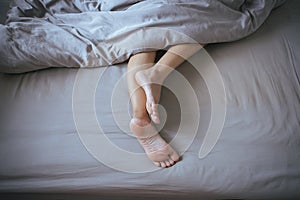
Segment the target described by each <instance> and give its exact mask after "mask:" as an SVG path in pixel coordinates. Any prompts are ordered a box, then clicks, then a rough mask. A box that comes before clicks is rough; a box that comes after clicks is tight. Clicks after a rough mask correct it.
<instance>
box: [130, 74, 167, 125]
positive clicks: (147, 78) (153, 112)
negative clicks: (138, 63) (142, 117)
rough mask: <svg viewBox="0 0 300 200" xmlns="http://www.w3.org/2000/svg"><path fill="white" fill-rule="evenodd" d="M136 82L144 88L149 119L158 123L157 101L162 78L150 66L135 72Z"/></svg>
mask: <svg viewBox="0 0 300 200" xmlns="http://www.w3.org/2000/svg"><path fill="white" fill-rule="evenodd" d="M135 79H136V81H137V83H138V84H139V85H140V86H141V87H142V88H143V89H144V91H145V94H146V97H147V101H146V109H147V112H148V114H149V116H150V118H151V120H152V121H153V122H154V123H156V124H159V123H160V119H159V114H158V103H159V100H160V93H161V84H162V82H163V79H162V78H161V77H160V75H159V73H157V72H156V71H155V70H152V69H151V68H149V69H145V70H141V71H139V72H137V73H136V74H135Z"/></svg>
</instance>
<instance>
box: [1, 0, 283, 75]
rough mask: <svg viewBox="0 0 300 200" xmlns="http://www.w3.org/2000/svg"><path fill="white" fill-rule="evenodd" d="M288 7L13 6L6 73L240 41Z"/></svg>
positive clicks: (225, 1)
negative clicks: (178, 46)
mask: <svg viewBox="0 0 300 200" xmlns="http://www.w3.org/2000/svg"><path fill="white" fill-rule="evenodd" d="M282 2H283V0H251V1H244V0H236V1H232V0H219V1H211V0H202V1H198V0H193V1H191V0H174V1H169V0H151V1H150V0H142V1H137V0H122V1H119V0H112V1H111V0H109V1H96V0H95V1H80V0H73V1H64V0H52V1H50V0H28V1H17V0H15V1H12V4H11V5H12V8H11V10H10V12H9V15H8V16H9V18H8V20H7V24H6V25H1V26H0V34H1V38H0V71H1V72H25V71H31V70H36V69H41V68H47V67H99V66H108V65H111V64H115V63H120V62H123V61H125V60H126V59H128V58H129V56H130V55H131V54H132V53H137V52H141V51H147V50H153V49H164V48H167V47H168V46H170V45H175V44H179V43H192V42H199V43H202V44H203V43H205V44H206V43H215V42H226V41H233V40H238V39H240V38H243V37H245V36H248V35H249V34H251V33H253V32H254V31H255V30H257V28H258V27H260V26H261V24H262V23H263V22H264V21H265V19H266V18H267V16H268V15H269V14H270V12H271V10H272V9H273V8H274V7H276V6H278V5H280V4H281V3H282ZM158 28H159V29H158ZM186 36H188V37H190V38H192V39H193V40H195V41H192V40H191V39H189V38H187V37H186Z"/></svg>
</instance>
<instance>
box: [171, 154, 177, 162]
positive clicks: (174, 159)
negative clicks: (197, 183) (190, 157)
mask: <svg viewBox="0 0 300 200" xmlns="http://www.w3.org/2000/svg"><path fill="white" fill-rule="evenodd" d="M170 158H171V159H172V160H173V161H174V162H177V161H178V160H179V156H178V154H177V153H176V152H173V153H171V155H170Z"/></svg>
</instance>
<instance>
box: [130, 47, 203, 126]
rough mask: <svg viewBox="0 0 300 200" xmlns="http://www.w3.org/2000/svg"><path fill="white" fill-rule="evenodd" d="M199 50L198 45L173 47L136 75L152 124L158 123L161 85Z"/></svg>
mask: <svg viewBox="0 0 300 200" xmlns="http://www.w3.org/2000/svg"><path fill="white" fill-rule="evenodd" d="M200 48H201V46H200V45H198V44H197V45H196V44H181V45H176V46H173V47H171V48H170V49H169V50H168V51H167V52H166V53H165V54H164V56H163V57H162V58H161V59H160V60H159V61H158V62H157V63H156V64H155V65H154V66H153V67H151V68H147V69H144V70H140V71H138V72H137V73H136V75H135V78H136V81H137V83H138V84H139V85H140V86H142V87H143V89H144V91H145V93H146V97H147V100H146V109H147V111H148V113H149V116H150V117H151V119H152V121H153V122H154V123H157V124H159V123H160V120H159V114H158V103H159V100H160V92H161V85H162V83H163V82H164V80H165V79H166V78H167V76H168V75H169V74H170V73H171V72H172V71H173V70H174V69H175V68H176V67H178V66H179V65H180V64H182V63H183V62H184V61H185V60H186V59H187V58H189V57H190V56H192V55H193V54H195V53H196V52H197V51H198V50H199V49H200ZM179 55H180V56H179Z"/></svg>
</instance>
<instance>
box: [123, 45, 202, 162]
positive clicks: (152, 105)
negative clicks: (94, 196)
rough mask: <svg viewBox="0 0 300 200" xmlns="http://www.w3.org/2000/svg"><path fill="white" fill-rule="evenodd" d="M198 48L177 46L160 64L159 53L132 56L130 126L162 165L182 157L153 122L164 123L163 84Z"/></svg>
mask: <svg viewBox="0 0 300 200" xmlns="http://www.w3.org/2000/svg"><path fill="white" fill-rule="evenodd" d="M198 50H199V45H193V44H183V45H177V46H173V47H171V48H170V49H169V50H168V51H167V52H166V53H165V54H164V56H163V57H162V58H161V59H160V60H159V61H158V62H157V63H156V64H154V60H155V56H156V52H145V53H139V54H135V55H133V56H131V58H130V59H129V62H128V67H127V84H128V91H129V94H130V99H131V104H132V109H133V118H132V120H131V122H130V128H131V131H132V132H133V133H134V134H135V136H136V137H137V139H138V141H139V142H140V144H141V145H142V147H143V148H144V150H145V152H146V154H147V156H148V158H149V159H150V160H152V161H153V163H154V164H155V165H156V166H158V167H162V168H165V167H170V166H172V165H174V164H175V162H176V161H178V160H179V155H178V154H177V153H176V151H175V150H174V149H173V148H172V147H171V146H170V145H169V144H168V143H166V142H165V140H164V139H163V138H162V137H161V136H160V135H159V133H158V132H157V131H156V129H155V127H154V126H153V125H152V124H151V121H153V122H154V123H157V124H158V123H160V120H159V115H158V110H157V109H158V103H159V100H160V92H161V85H162V83H163V81H164V80H165V79H166V77H167V76H168V75H169V74H170V73H171V72H172V71H173V69H175V68H176V67H178V66H179V65H180V64H181V63H183V62H184V61H185V59H187V58H188V57H189V56H191V55H193V54H194V53H195V52H197V51H198ZM177 54H178V55H182V56H183V57H181V56H178V55H177Z"/></svg>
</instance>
